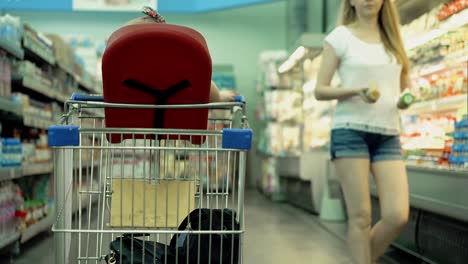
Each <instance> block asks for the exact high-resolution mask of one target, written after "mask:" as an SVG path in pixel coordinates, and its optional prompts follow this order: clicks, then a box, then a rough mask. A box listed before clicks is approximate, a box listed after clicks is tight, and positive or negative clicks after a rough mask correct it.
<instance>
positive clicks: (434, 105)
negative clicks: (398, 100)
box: [402, 94, 468, 115]
mask: <svg viewBox="0 0 468 264" xmlns="http://www.w3.org/2000/svg"><path fill="white" fill-rule="evenodd" d="M467 100H468V94H461V95H456V96H451V97H446V98H442V99H436V100H431V101H426V102H419V103H415V104H413V105H412V106H411V107H410V108H409V109H408V110H404V111H402V114H403V115H415V114H423V113H437V112H444V111H451V110H456V109H457V108H459V107H461V106H462V105H463V104H465V103H466V102H467Z"/></svg>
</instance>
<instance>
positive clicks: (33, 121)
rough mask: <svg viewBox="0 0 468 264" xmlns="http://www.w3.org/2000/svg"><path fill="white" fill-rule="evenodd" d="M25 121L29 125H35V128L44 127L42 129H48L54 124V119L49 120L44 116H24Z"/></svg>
mask: <svg viewBox="0 0 468 264" xmlns="http://www.w3.org/2000/svg"><path fill="white" fill-rule="evenodd" d="M23 123H24V125H25V126H27V127H33V128H42V129H48V128H49V127H50V126H52V125H54V124H55V123H54V121H52V120H47V119H44V118H37V117H27V116H24V117H23Z"/></svg>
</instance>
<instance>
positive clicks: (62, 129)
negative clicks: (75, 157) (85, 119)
mask: <svg viewBox="0 0 468 264" xmlns="http://www.w3.org/2000/svg"><path fill="white" fill-rule="evenodd" d="M48 140H49V146H50V147H65V146H67V147H72V146H79V145H80V127H78V126H51V127H49V131H48Z"/></svg>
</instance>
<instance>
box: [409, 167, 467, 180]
mask: <svg viewBox="0 0 468 264" xmlns="http://www.w3.org/2000/svg"><path fill="white" fill-rule="evenodd" d="M406 168H408V170H413V171H421V172H429V173H434V172H436V173H440V174H443V175H447V176H460V177H468V169H463V168H460V169H456V168H445V167H436V166H418V165H406Z"/></svg>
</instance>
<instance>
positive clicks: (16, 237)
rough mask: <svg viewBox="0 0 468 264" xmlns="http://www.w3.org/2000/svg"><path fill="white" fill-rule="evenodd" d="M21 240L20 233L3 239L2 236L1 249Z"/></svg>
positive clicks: (0, 237)
mask: <svg viewBox="0 0 468 264" xmlns="http://www.w3.org/2000/svg"><path fill="white" fill-rule="evenodd" d="M20 238H21V233H20V232H15V233H14V234H13V235H10V236H5V237H2V236H0V249H2V248H5V247H6V246H9V245H11V244H13V243H15V242H16V241H18V240H19V239H20Z"/></svg>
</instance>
